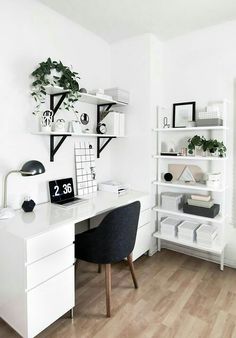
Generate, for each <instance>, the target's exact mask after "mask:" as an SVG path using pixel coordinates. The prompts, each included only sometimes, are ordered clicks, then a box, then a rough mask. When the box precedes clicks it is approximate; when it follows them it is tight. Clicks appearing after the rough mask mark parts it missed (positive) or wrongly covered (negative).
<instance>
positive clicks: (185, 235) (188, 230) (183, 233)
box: [178, 221, 200, 242]
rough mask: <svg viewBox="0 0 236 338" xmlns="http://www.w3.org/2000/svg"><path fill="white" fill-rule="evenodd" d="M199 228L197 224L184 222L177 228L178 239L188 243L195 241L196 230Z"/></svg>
mask: <svg viewBox="0 0 236 338" xmlns="http://www.w3.org/2000/svg"><path fill="white" fill-rule="evenodd" d="M199 226H200V224H199V223H196V222H190V221H184V222H182V223H181V224H180V225H179V226H178V238H179V239H183V240H186V241H189V242H194V241H195V240H196V230H197V228H198V227H199Z"/></svg>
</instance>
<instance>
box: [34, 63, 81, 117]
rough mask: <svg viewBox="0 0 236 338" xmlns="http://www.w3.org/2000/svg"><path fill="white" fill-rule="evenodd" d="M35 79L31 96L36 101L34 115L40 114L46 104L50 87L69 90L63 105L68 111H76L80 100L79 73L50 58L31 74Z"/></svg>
mask: <svg viewBox="0 0 236 338" xmlns="http://www.w3.org/2000/svg"><path fill="white" fill-rule="evenodd" d="M31 75H32V77H33V82H32V90H31V96H32V97H33V98H34V100H35V101H36V104H37V105H36V109H35V111H34V114H36V113H37V112H39V110H40V106H41V104H44V103H45V96H46V88H47V87H48V86H53V87H59V89H60V88H61V90H69V92H68V94H67V96H66V98H65V100H64V102H63V104H64V108H65V109H66V110H71V109H74V103H75V102H76V101H77V100H78V98H79V95H80V94H79V83H78V79H80V78H79V76H78V73H77V72H74V71H73V70H72V68H71V67H68V66H65V65H63V63H62V62H61V61H59V62H58V61H52V60H51V58H48V59H47V60H46V61H43V62H40V63H39V65H38V67H37V68H36V69H35V70H34V71H33V73H32V74H31Z"/></svg>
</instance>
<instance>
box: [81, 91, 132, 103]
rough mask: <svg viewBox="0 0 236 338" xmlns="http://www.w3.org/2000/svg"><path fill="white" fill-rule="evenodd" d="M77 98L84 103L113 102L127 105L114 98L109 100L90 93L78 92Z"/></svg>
mask: <svg viewBox="0 0 236 338" xmlns="http://www.w3.org/2000/svg"><path fill="white" fill-rule="evenodd" d="M79 95H80V96H79V98H78V101H80V102H85V103H89V104H96V105H99V104H115V105H117V106H127V104H125V103H122V102H117V101H114V100H109V99H105V98H102V97H99V96H96V95H91V94H87V93H80V94H79Z"/></svg>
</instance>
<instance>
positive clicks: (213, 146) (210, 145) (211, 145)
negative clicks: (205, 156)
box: [204, 139, 227, 157]
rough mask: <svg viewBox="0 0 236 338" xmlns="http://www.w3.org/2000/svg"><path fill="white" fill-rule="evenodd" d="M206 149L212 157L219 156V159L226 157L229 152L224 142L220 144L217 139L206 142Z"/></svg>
mask: <svg viewBox="0 0 236 338" xmlns="http://www.w3.org/2000/svg"><path fill="white" fill-rule="evenodd" d="M204 149H206V150H208V151H209V154H210V155H211V156H217V155H218V156H219V157H224V156H225V154H226V151H227V149H226V146H225V145H224V143H223V142H222V141H221V142H219V141H217V140H216V139H214V140H213V139H210V140H206V141H205V143H204Z"/></svg>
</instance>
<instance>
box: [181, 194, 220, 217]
mask: <svg viewBox="0 0 236 338" xmlns="http://www.w3.org/2000/svg"><path fill="white" fill-rule="evenodd" d="M219 211H220V205H219V204H215V203H214V201H213V200H212V199H211V196H210V195H191V198H188V200H187V203H184V205H183V212H184V213H186V214H192V215H197V216H202V217H208V218H214V217H216V216H217V215H218V213H219Z"/></svg>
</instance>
